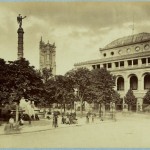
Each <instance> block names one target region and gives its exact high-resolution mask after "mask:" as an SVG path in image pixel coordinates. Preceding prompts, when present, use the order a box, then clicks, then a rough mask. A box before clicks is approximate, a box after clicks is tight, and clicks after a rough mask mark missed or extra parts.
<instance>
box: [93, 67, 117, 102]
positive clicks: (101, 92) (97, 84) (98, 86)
mask: <svg viewBox="0 0 150 150" xmlns="http://www.w3.org/2000/svg"><path fill="white" fill-rule="evenodd" d="M92 86H93V87H92V88H93V89H94V92H95V95H96V96H97V97H98V99H97V101H98V102H99V103H104V104H106V103H110V102H111V101H112V95H113V94H114V90H113V88H114V86H115V76H113V75H112V74H110V72H108V71H107V70H106V69H105V68H101V69H94V70H92Z"/></svg>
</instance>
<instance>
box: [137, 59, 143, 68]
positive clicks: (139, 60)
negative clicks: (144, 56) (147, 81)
mask: <svg viewBox="0 0 150 150" xmlns="http://www.w3.org/2000/svg"><path fill="white" fill-rule="evenodd" d="M138 66H140V67H141V66H142V61H141V58H139V59H138Z"/></svg>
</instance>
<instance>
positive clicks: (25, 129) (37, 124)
mask: <svg viewBox="0 0 150 150" xmlns="http://www.w3.org/2000/svg"><path fill="white" fill-rule="evenodd" d="M96 123H100V120H99V119H98V118H95V121H94V123H92V122H91V120H90V123H89V124H96ZM5 125H6V124H3V125H1V126H0V135H10V134H21V133H30V132H40V131H46V130H53V129H55V128H54V127H52V120H48V119H40V120H39V121H32V123H31V125H29V123H28V122H25V123H24V125H23V126H20V131H18V132H17V131H12V132H11V133H8V134H6V133H5V131H4V127H5ZM82 125H88V124H87V123H86V118H85V117H83V118H78V124H71V125H69V124H61V117H60V118H59V119H58V127H57V128H68V127H74V126H82Z"/></svg>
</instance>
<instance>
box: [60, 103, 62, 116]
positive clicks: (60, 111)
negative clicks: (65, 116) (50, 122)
mask: <svg viewBox="0 0 150 150" xmlns="http://www.w3.org/2000/svg"><path fill="white" fill-rule="evenodd" d="M60 113H61V115H62V103H61V107H60Z"/></svg>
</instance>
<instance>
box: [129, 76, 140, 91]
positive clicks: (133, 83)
mask: <svg viewBox="0 0 150 150" xmlns="http://www.w3.org/2000/svg"><path fill="white" fill-rule="evenodd" d="M130 89H132V90H137V89H138V79H137V77H136V76H135V75H133V76H131V78H130Z"/></svg>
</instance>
